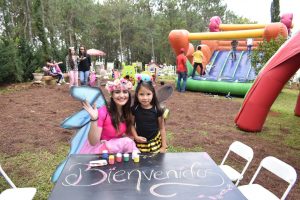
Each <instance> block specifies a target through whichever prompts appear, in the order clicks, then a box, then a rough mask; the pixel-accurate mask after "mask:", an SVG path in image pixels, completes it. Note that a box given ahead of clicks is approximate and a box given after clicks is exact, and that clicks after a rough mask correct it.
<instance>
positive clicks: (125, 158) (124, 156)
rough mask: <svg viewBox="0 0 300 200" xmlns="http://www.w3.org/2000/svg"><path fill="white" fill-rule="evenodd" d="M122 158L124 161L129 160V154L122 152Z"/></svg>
mask: <svg viewBox="0 0 300 200" xmlns="http://www.w3.org/2000/svg"><path fill="white" fill-rule="evenodd" d="M123 159H124V162H128V161H129V154H128V153H124V154H123Z"/></svg>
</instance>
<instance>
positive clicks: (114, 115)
mask: <svg viewBox="0 0 300 200" xmlns="http://www.w3.org/2000/svg"><path fill="white" fill-rule="evenodd" d="M113 92H114V91H113ZM113 92H112V95H113ZM128 95H129V96H128V101H127V102H126V104H125V105H124V106H122V114H121V115H120V114H119V112H118V109H117V105H116V103H115V101H114V100H113V98H112V96H111V97H110V102H109V105H108V112H109V114H110V116H111V121H112V125H113V126H114V128H115V129H116V130H117V132H119V131H120V130H119V125H120V123H121V122H124V121H125V124H126V127H127V129H126V133H127V134H129V133H130V132H131V130H130V127H131V125H132V119H131V110H130V105H131V94H130V91H128ZM119 134H122V133H119Z"/></svg>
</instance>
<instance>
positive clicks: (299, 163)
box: [0, 83, 300, 199]
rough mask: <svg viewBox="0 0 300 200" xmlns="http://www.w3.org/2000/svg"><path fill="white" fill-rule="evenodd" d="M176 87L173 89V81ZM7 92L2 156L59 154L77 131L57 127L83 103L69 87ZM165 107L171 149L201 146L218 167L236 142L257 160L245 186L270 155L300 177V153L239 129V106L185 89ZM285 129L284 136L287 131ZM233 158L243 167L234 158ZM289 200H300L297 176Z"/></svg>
mask: <svg viewBox="0 0 300 200" xmlns="http://www.w3.org/2000/svg"><path fill="white" fill-rule="evenodd" d="M172 86H173V87H174V84H173V83H172ZM158 87H160V86H157V88H158ZM7 88H8V90H12V91H13V92H8V93H4V94H1V95H0V113H1V115H0V122H1V123H0V124H1V125H0V126H1V128H0V136H1V137H0V144H1V145H0V152H1V153H6V154H8V155H11V156H13V155H16V154H18V153H20V152H23V151H29V152H38V151H39V150H41V149H47V150H49V151H51V152H53V153H55V152H56V147H57V146H56V144H61V143H65V144H68V142H69V140H70V139H71V138H72V136H73V134H74V132H73V131H71V130H65V129H62V128H60V126H59V125H60V123H61V122H62V121H63V120H64V119H65V118H66V117H68V116H69V115H71V114H73V113H74V112H76V111H78V110H80V109H81V104H80V102H78V101H75V100H74V99H73V98H72V97H71V96H70V95H69V88H68V86H67V85H62V86H56V85H52V86H51V85H50V86H48V85H47V86H44V85H32V84H30V83H27V84H16V85H10V86H8V87H7ZM103 90H104V89H103ZM105 94H107V93H105ZM166 105H167V107H168V108H169V109H170V111H171V114H170V118H169V119H168V121H167V124H166V130H167V132H168V133H169V135H170V141H169V145H172V146H175V147H181V148H185V150H186V151H188V150H189V149H192V148H196V147H197V150H198V149H199V151H206V152H208V154H209V155H210V156H211V157H212V158H213V159H214V160H215V161H216V163H220V161H221V159H222V158H223V157H224V155H225V153H226V151H227V149H228V147H229V145H230V144H231V143H232V142H233V141H235V140H239V141H241V142H243V143H245V144H247V145H249V146H251V147H252V148H253V150H254V159H253V161H252V163H251V164H250V166H249V168H248V171H247V172H246V174H245V177H244V179H243V180H242V181H241V183H240V184H241V185H243V184H247V183H248V182H249V181H250V179H251V177H252V176H253V174H254V172H255V170H256V169H257V167H258V164H259V162H260V161H261V160H262V159H263V158H264V157H266V156H269V155H273V156H275V157H278V158H280V159H283V160H284V161H286V162H287V163H289V164H291V165H292V166H294V167H295V168H296V170H297V173H298V176H300V173H299V172H300V159H299V157H297V156H296V155H295V156H293V155H292V154H291V153H288V152H290V151H298V152H299V149H296V150H295V149H290V148H289V147H286V146H285V145H284V144H283V142H282V139H281V138H278V139H277V141H276V142H275V143H270V142H269V141H267V140H264V139H262V138H261V137H258V136H257V135H256V133H246V132H243V131H240V130H238V129H237V128H235V126H234V122H233V120H234V117H235V115H236V113H237V112H238V110H239V108H240V105H241V102H239V101H234V100H232V99H226V98H225V97H222V96H217V95H208V94H203V93H196V92H189V91H187V92H185V93H178V92H174V93H173V95H172V96H171V98H170V99H169V100H168V101H167V102H166ZM271 114H272V113H271ZM273 114H275V115H276V113H273ZM282 131H283V134H284V130H282ZM12 135H14V136H13V137H12ZM298 155H299V154H298ZM231 159H233V160H234V161H237V162H238V163H241V164H243V162H241V161H240V160H239V159H237V158H236V157H231ZM264 173H265V175H267V176H270V178H267V179H265V180H258V181H259V182H266V180H268V182H269V183H268V186H267V187H268V188H269V189H271V190H272V191H274V193H277V194H282V193H281V192H282V191H284V190H285V188H286V187H287V184H283V185H282V182H281V181H280V182H279V181H278V179H276V178H274V177H273V176H272V175H271V174H268V173H266V172H264ZM270 185H271V186H270ZM287 199H300V187H299V178H298V181H297V184H296V186H294V188H293V190H292V191H291V193H290V194H289V196H288V198H287Z"/></svg>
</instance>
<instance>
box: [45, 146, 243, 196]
mask: <svg viewBox="0 0 300 200" xmlns="http://www.w3.org/2000/svg"><path fill="white" fill-rule="evenodd" d="M97 159H99V155H78V154H77V155H71V156H70V158H69V159H68V161H67V163H66V165H65V168H64V170H63V172H62V174H61V175H60V177H59V179H58V181H57V183H56V185H55V187H54V189H53V191H52V193H51V194H50V197H49V199H51V200H62V199H63V200H68V199H70V200H85V199H87V200H102V199H103V200H121V199H130V200H162V199H170V200H182V199H184V200H192V199H197V200H199V199H203V200H204V199H225V200H226V199H228V200H238V199H246V198H245V197H244V196H243V195H242V194H241V193H240V192H239V190H238V189H237V188H236V187H235V186H234V184H233V183H232V182H231V181H230V180H229V179H228V178H227V177H226V176H225V174H224V173H223V172H222V171H221V170H220V168H219V167H218V166H217V165H216V163H215V162H214V161H213V160H212V159H211V158H210V156H209V155H208V154H207V153H204V152H201V153H165V154H142V155H141V156H140V162H139V163H134V162H133V160H131V159H130V161H129V162H120V163H118V162H116V163H115V164H114V165H106V166H101V167H93V168H90V167H89V166H88V163H89V161H91V160H97Z"/></svg>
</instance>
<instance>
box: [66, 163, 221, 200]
mask: <svg viewBox="0 0 300 200" xmlns="http://www.w3.org/2000/svg"><path fill="white" fill-rule="evenodd" d="M204 166H206V167H207V164H203V163H200V162H194V163H193V164H192V165H188V166H185V167H181V168H180V169H151V170H149V169H148V168H147V169H148V170H146V169H145V170H142V169H132V170H117V169H116V168H115V167H113V168H109V169H106V171H104V170H101V169H99V168H91V167H89V165H88V164H82V163H76V164H73V165H71V166H70V167H69V169H68V171H70V172H72V173H71V174H68V175H67V176H66V177H65V179H64V181H63V182H62V185H63V186H67V187H71V186H72V187H87V186H95V185H100V184H102V183H105V182H106V183H109V184H113V183H123V184H126V183H127V182H128V181H131V182H132V180H134V183H135V184H136V185H135V187H136V190H137V191H140V190H141V184H143V183H145V182H151V181H153V184H152V185H151V186H150V188H149V191H150V193H151V194H152V195H154V196H156V197H164V198H169V197H173V196H176V195H177V193H172V194H160V193H159V192H158V188H160V187H166V186H170V185H178V186H185V187H210V188H212V187H220V186H222V185H224V179H223V177H222V176H221V175H220V174H218V173H216V172H214V171H212V170H211V169H208V168H206V167H204ZM74 170H76V172H74ZM91 171H93V173H95V174H93V182H91V183H87V180H86V179H85V180H84V181H83V179H84V176H85V175H86V174H87V173H89V172H91ZM208 177H210V178H213V180H214V183H211V182H210V181H199V183H197V184H195V180H196V181H197V180H200V179H203V180H205V178H208ZM157 181H159V182H161V183H157ZM168 181H169V182H168ZM189 181H193V182H189ZM197 182H198V181H197ZM223 192H224V191H223ZM220 195H221V196H222V194H220ZM199 197H201V195H200V196H199Z"/></svg>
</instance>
